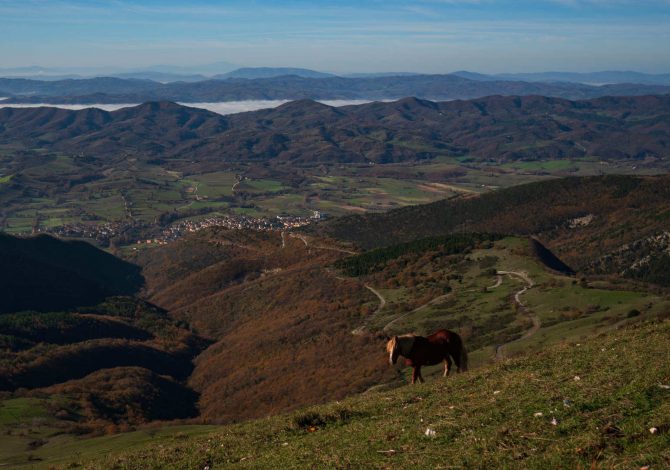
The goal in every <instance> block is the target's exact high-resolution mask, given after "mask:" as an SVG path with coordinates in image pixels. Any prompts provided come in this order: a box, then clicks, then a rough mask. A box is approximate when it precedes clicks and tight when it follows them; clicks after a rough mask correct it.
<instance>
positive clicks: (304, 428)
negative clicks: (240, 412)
mask: <svg viewBox="0 0 670 470" xmlns="http://www.w3.org/2000/svg"><path fill="white" fill-rule="evenodd" d="M668 335H670V322H668V320H667V319H666V320H664V321H663V320H656V321H639V322H638V323H636V324H635V325H631V326H629V327H626V328H621V329H618V330H614V331H612V332H610V333H609V334H607V335H599V336H592V337H589V338H587V339H584V340H582V341H579V342H574V341H573V342H567V343H564V344H560V345H556V346H553V347H550V348H546V349H544V350H542V351H539V352H538V353H536V354H533V355H529V356H524V357H520V358H517V359H514V360H508V361H503V362H500V363H498V364H494V365H491V366H488V367H484V368H480V369H478V370H474V371H471V372H469V373H467V374H460V375H456V376H454V377H450V378H449V379H435V380H429V381H428V383H426V384H422V385H417V386H405V387H401V388H399V389H397V390H394V391H388V392H370V393H367V394H365V395H361V396H358V397H355V398H351V399H347V400H344V401H341V402H337V403H332V404H329V405H324V406H318V407H314V408H309V409H304V410H301V411H299V412H296V413H293V414H291V415H286V416H280V417H274V418H269V419H263V420H259V421H252V422H248V423H245V424H241V425H233V426H225V427H220V428H216V429H210V430H209V431H204V434H203V429H202V428H198V427H195V428H193V430H192V433H191V432H190V431H189V429H188V428H183V427H182V428H175V429H174V430H170V429H169V428H166V429H164V430H162V431H161V432H160V433H155V434H153V435H152V434H151V432H146V431H142V432H136V433H131V434H126V435H122V436H114V437H106V438H99V439H93V440H88V441H81V442H70V443H67V444H64V445H63V446H62V447H61V448H59V449H54V448H46V447H45V448H42V449H38V450H36V451H35V452H34V454H33V455H34V458H43V459H45V460H44V461H43V462H42V463H41V464H39V465H38V467H39V466H46V465H48V464H49V463H50V462H61V467H60V468H82V467H85V468H122V469H135V468H137V469H140V468H142V469H146V468H175V469H176V468H205V467H207V466H209V467H210V468H232V467H235V468H269V467H274V468H304V467H306V466H307V467H309V466H317V467H326V468H335V467H337V468H342V467H368V468H370V467H375V468H387V467H389V468H390V467H393V468H398V467H401V468H437V467H443V466H449V467H468V468H473V467H474V468H502V467H508V468H580V467H581V468H587V467H591V468H595V467H598V468H611V467H622V468H640V467H642V466H650V468H663V467H667V466H668V465H670V452H669V451H668V449H670V420H669V418H668V416H670V389H669V388H668V385H670V351H669V350H668V348H667V337H668ZM650 430H653V432H652V431H650ZM75 453H77V454H78V457H73V454H75ZM90 459H95V460H90ZM66 462H67V463H66Z"/></svg>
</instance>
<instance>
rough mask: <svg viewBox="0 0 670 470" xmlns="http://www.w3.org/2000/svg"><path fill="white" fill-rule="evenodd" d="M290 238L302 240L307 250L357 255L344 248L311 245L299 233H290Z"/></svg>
mask: <svg viewBox="0 0 670 470" xmlns="http://www.w3.org/2000/svg"><path fill="white" fill-rule="evenodd" d="M289 236H290V237H292V238H299V239H300V240H302V242H303V243H304V244H305V246H306V247H307V248H316V249H317V250H329V251H337V252H338V253H346V254H348V255H357V254H358V253H356V252H355V251H351V250H345V249H344V248H336V247H333V246H323V245H310V244H309V241H308V240H307V237H305V236H304V235H300V234H299V233H290V234H289Z"/></svg>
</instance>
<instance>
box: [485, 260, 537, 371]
mask: <svg viewBox="0 0 670 470" xmlns="http://www.w3.org/2000/svg"><path fill="white" fill-rule="evenodd" d="M497 274H498V276H499V278H500V276H502V275H507V276H509V277H510V278H517V279H521V280H522V281H523V282H525V283H526V285H525V286H524V287H523V289H521V290H519V291H517V292H516V293H515V294H514V302H515V303H516V304H517V305H518V306H519V311H520V312H521V313H525V314H526V315H527V316H528V317H529V318H530V320H531V321H532V322H533V326H532V327H531V328H530V329H529V330H528V331H526V332H525V333H524V334H523V336H521V338H517V339H515V340H514V341H510V342H508V343H505V344H499V345H498V346H496V360H497V361H500V360H502V359H504V358H505V346H507V345H508V344H511V343H515V342H517V341H521V340H522V339H526V338H530V337H531V336H533V335H534V334H535V333H537V331H538V330H539V329H540V327H541V326H542V322H541V321H540V318H539V317H538V316H537V315H533V314H532V313H531V312H530V311H529V310H528V307H526V305H525V304H524V303H523V302H521V296H522V295H523V294H525V293H526V292H527V291H528V289H531V288H532V287H533V286H534V285H535V283H534V282H533V280H532V279H531V278H530V276H528V274H527V273H525V272H522V271H498V273H497ZM499 285H500V283H498V284H497V285H496V287H497V286H499Z"/></svg>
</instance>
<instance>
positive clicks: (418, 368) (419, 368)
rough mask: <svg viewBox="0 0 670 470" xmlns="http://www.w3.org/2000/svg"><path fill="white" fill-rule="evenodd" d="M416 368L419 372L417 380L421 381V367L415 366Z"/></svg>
mask: <svg viewBox="0 0 670 470" xmlns="http://www.w3.org/2000/svg"><path fill="white" fill-rule="evenodd" d="M417 370H418V372H419V382H421V383H423V382H425V380H423V376H422V375H421V367H417Z"/></svg>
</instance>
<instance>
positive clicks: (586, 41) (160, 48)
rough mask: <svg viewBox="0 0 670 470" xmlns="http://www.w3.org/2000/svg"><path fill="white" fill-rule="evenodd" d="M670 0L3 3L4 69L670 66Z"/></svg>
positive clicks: (0, 41)
mask: <svg viewBox="0 0 670 470" xmlns="http://www.w3.org/2000/svg"><path fill="white" fill-rule="evenodd" d="M669 44H670V0H534V1H529V0H518V1H512V0H416V1H404V0H368V1H365V0H358V1H349V0H342V1H337V2H335V1H318V0H315V1H299V0H295V1H291V0H289V1H278V0H246V1H206V0H196V1H189V2H176V1H171V0H162V1H153V0H152V1H130V0H107V1H102V0H89V1H83V0H77V1H75V0H0V68H6V67H19V66H28V65H42V66H48V67H56V66H112V67H127V68H141V67H143V66H149V65H155V64H176V65H184V66H193V65H198V64H205V63H211V62H218V61H226V62H231V63H234V64H238V65H242V66H296V67H307V68H314V69H318V70H324V71H332V72H379V71H417V72H428V73H441V72H450V71H455V70H462V69H466V70H472V71H478V72H484V73H492V72H525V71H531V72H532V71H546V70H567V71H595V70H613V69H616V70H639V71H645V72H652V73H660V72H670V47H669V46H668V45H669Z"/></svg>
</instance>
